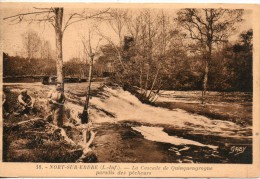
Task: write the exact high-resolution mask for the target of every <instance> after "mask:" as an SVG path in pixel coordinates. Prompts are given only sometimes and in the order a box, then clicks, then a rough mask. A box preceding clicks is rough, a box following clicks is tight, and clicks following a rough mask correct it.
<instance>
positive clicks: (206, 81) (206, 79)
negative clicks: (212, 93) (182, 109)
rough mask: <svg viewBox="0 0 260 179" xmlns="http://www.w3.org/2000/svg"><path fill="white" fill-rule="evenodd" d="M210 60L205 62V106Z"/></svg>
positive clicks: (203, 92)
mask: <svg viewBox="0 0 260 179" xmlns="http://www.w3.org/2000/svg"><path fill="white" fill-rule="evenodd" d="M208 66H209V65H208V60H206V61H205V72H204V79H203V90H202V101H201V103H202V104H204V103H205V101H206V91H207V84H208V73H209V67H208Z"/></svg>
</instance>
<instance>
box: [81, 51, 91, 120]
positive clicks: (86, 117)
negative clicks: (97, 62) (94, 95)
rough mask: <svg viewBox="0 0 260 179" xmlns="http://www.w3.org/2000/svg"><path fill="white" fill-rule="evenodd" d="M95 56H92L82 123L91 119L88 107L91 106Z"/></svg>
mask: <svg viewBox="0 0 260 179" xmlns="http://www.w3.org/2000/svg"><path fill="white" fill-rule="evenodd" d="M93 58H94V56H90V64H89V75H88V88H87V95H86V102H85V105H84V109H83V113H82V116H81V123H82V124H86V123H88V119H89V117H88V107H89V99H90V91H91V80H92V67H93Z"/></svg>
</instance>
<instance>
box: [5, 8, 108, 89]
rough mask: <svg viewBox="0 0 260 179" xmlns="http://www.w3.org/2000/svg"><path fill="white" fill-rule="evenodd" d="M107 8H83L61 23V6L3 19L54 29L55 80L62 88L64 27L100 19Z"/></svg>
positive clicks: (37, 9)
mask: <svg viewBox="0 0 260 179" xmlns="http://www.w3.org/2000/svg"><path fill="white" fill-rule="evenodd" d="M108 10H109V9H105V10H102V11H98V12H94V13H87V11H86V10H85V9H84V10H83V11H82V12H80V13H78V12H74V13H70V14H69V17H68V19H67V20H65V23H64V24H63V20H64V18H63V11H64V9H63V8H62V7H55V8H52V7H51V8H34V11H32V12H26V13H20V14H16V15H13V16H10V17H5V18H4V20H11V21H12V22H17V23H20V22H22V21H26V22H29V23H32V22H38V23H44V26H45V23H46V22H47V23H50V24H51V25H52V26H53V28H54V30H55V40H56V58H55V59H56V68H57V81H58V82H60V83H61V84H62V89H63V90H64V74H63V52H62V40H63V35H64V32H65V31H66V29H68V27H70V26H71V25H72V24H75V23H78V22H81V21H85V20H87V19H90V18H97V19H102V17H101V16H102V15H103V14H105V13H106V12H108Z"/></svg>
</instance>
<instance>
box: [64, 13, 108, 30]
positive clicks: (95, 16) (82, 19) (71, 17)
mask: <svg viewBox="0 0 260 179" xmlns="http://www.w3.org/2000/svg"><path fill="white" fill-rule="evenodd" d="M109 10H110V8H108V9H106V10H104V11H101V12H98V13H96V14H93V15H89V16H83V15H81V14H78V13H74V14H72V15H71V16H70V17H69V19H68V20H67V22H66V23H65V26H64V28H63V30H62V31H63V33H64V32H65V30H66V29H67V28H68V27H69V26H70V25H72V24H74V23H77V22H81V21H84V20H87V19H90V18H97V19H98V18H100V19H102V17H99V16H100V15H102V14H105V13H107V12H108V11H109ZM76 15H77V16H78V17H77V20H74V21H72V20H73V19H76V18H75V16H76Z"/></svg>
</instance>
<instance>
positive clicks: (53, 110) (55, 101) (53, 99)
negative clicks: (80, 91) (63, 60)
mask: <svg viewBox="0 0 260 179" xmlns="http://www.w3.org/2000/svg"><path fill="white" fill-rule="evenodd" d="M64 102H65V95H64V93H63V91H62V88H61V83H57V85H56V90H54V91H50V92H49V94H48V100H47V109H48V110H47V113H48V114H47V117H46V120H48V121H49V120H50V119H51V117H52V122H53V124H54V125H57V126H58V127H62V125H63V111H64Z"/></svg>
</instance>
